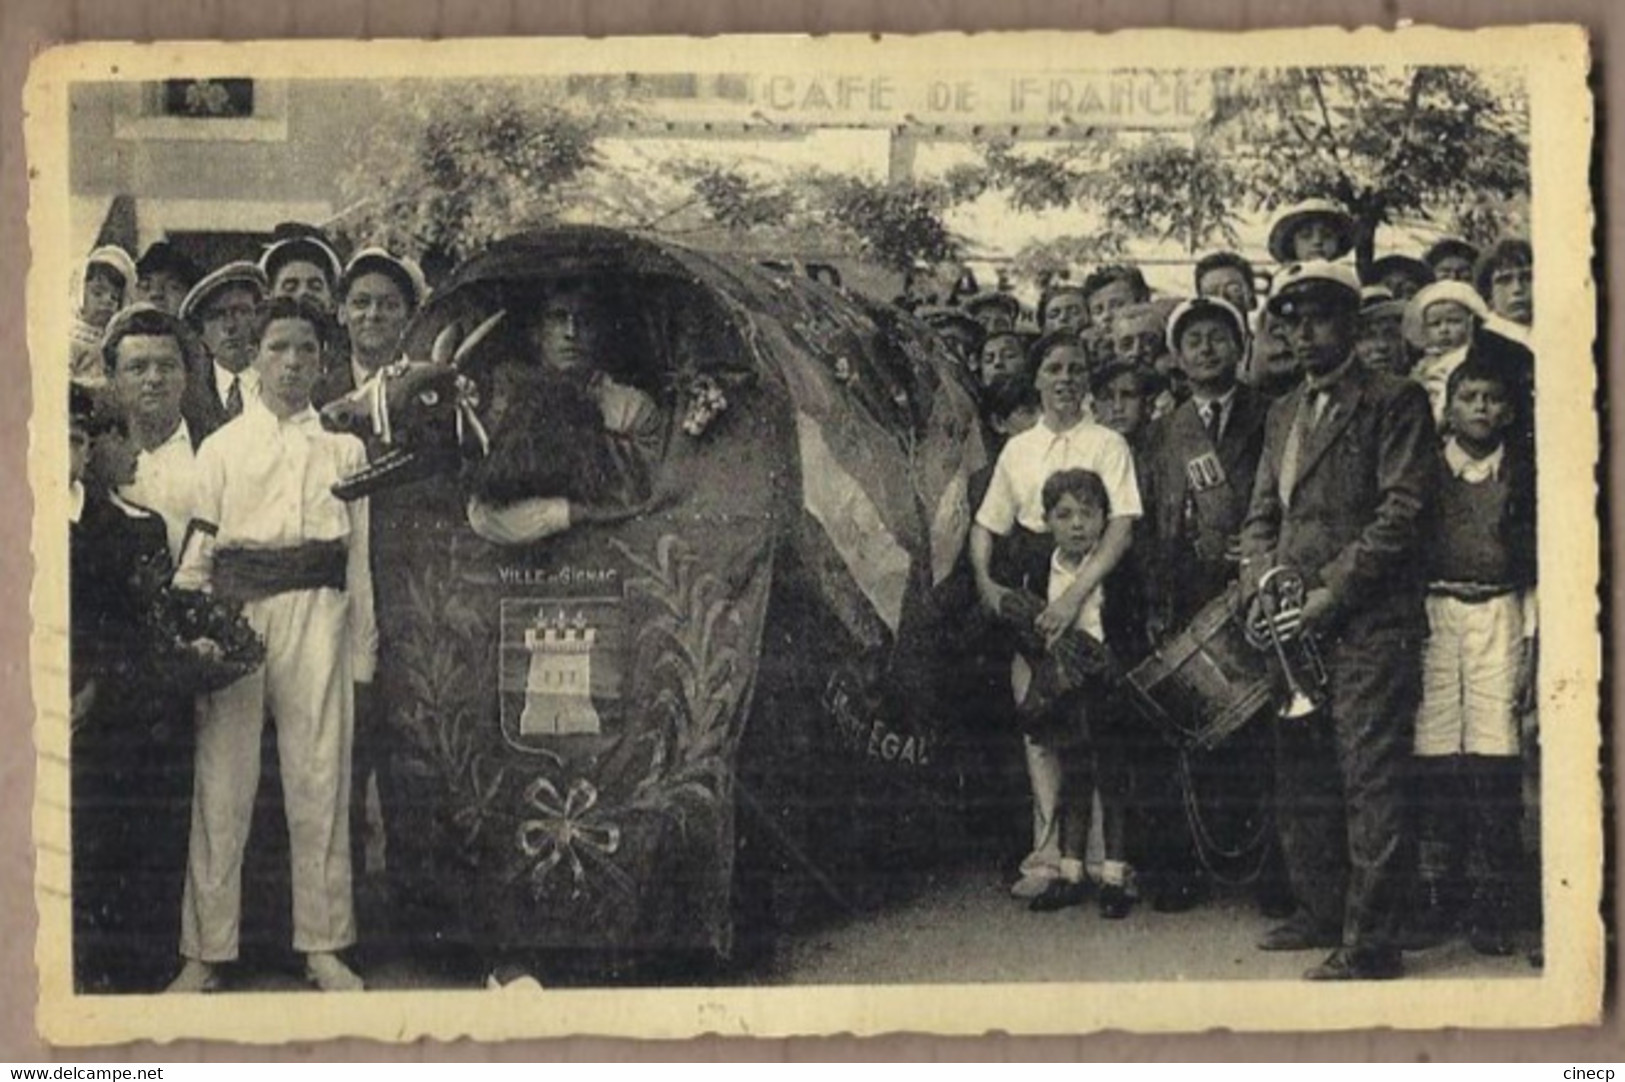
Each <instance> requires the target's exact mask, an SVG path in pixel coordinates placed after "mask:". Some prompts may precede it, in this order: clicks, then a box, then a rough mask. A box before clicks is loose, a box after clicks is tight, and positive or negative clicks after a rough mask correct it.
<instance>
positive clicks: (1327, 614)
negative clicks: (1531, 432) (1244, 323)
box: [1241, 261, 1439, 980]
mask: <svg viewBox="0 0 1625 1082" xmlns="http://www.w3.org/2000/svg"><path fill="white" fill-rule="evenodd" d="M1270 309H1271V314H1272V315H1273V316H1274V317H1276V318H1277V320H1278V323H1279V326H1280V332H1281V334H1282V335H1283V337H1284V339H1285V341H1286V343H1287V345H1288V346H1289V347H1290V348H1291V349H1292V351H1293V353H1294V354H1295V355H1296V358H1297V360H1298V361H1299V363H1300V364H1301V365H1302V366H1303V369H1304V376H1305V378H1304V383H1303V384H1302V385H1301V386H1300V387H1298V388H1297V389H1296V390H1294V391H1292V392H1291V393H1289V394H1287V395H1286V396H1285V397H1283V398H1281V399H1280V400H1279V401H1277V402H1276V403H1275V404H1274V405H1273V406H1272V407H1271V409H1270V414H1269V419H1268V421H1267V422H1266V425H1265V438H1264V453H1263V457H1262V459H1261V461H1260V465H1259V469H1258V476H1257V479H1256V481H1255V483H1254V485H1253V493H1252V499H1251V503H1250V506H1249V510H1248V514H1247V518H1246V522H1245V524H1244V525H1243V527H1242V542H1241V554H1242V582H1243V585H1244V588H1247V589H1249V590H1250V591H1256V589H1257V587H1258V583H1259V580H1260V579H1261V578H1262V576H1263V575H1264V574H1265V573H1266V572H1268V571H1269V570H1271V569H1272V568H1275V567H1285V568H1290V569H1292V570H1293V571H1295V572H1297V573H1298V574H1299V575H1301V576H1302V579H1303V583H1304V586H1305V596H1304V600H1303V604H1302V607H1301V610H1300V611H1299V612H1298V613H1296V614H1294V613H1292V612H1290V611H1289V612H1287V613H1286V614H1285V615H1283V616H1282V617H1281V618H1279V619H1277V620H1275V621H1274V627H1275V631H1276V634H1277V635H1278V637H1279V638H1280V640H1281V641H1282V642H1283V643H1285V644H1287V645H1288V648H1289V649H1294V648H1295V644H1296V640H1297V639H1298V638H1300V637H1305V636H1307V637H1311V638H1312V639H1313V640H1314V641H1315V642H1316V643H1317V644H1318V648H1319V652H1320V655H1321V657H1322V659H1323V661H1324V667H1325V669H1326V673H1327V676H1328V682H1327V687H1326V688H1325V689H1324V692H1323V693H1322V694H1321V695H1320V702H1321V708H1320V709H1318V710H1316V711H1315V712H1314V713H1312V714H1310V715H1309V716H1308V717H1306V718H1300V719H1295V720H1288V719H1281V720H1279V721H1277V722H1276V723H1275V737H1276V739H1275V751H1276V796H1277V807H1278V814H1279V822H1280V833H1281V843H1282V850H1283V853H1284V856H1285V858H1286V865H1287V873H1288V876H1289V878H1290V881H1291V885H1292V892H1293V895H1294V897H1295V899H1296V901H1297V903H1298V906H1299V910H1298V912H1297V913H1296V914H1295V915H1294V916H1293V918H1292V919H1290V920H1289V921H1287V922H1286V923H1285V924H1283V925H1280V926H1279V927H1277V928H1275V929H1273V930H1271V931H1270V932H1269V933H1268V934H1266V935H1265V937H1264V938H1263V940H1262V941H1261V942H1260V943H1259V946H1260V948H1262V949H1264V950H1305V951H1307V950H1316V949H1329V950H1331V951H1332V953H1331V954H1330V956H1329V957H1328V958H1327V959H1326V960H1325V961H1324V962H1322V963H1321V964H1320V965H1318V966H1315V967H1314V968H1313V969H1310V970H1309V971H1308V972H1307V973H1306V974H1305V976H1306V977H1307V978H1309V979H1312V980H1358V979H1382V978H1392V977H1397V976H1399V975H1400V974H1401V971H1402V966H1401V961H1400V954H1399V945H1398V942H1399V936H1398V932H1399V925H1400V920H1401V913H1402V902H1403V899H1404V894H1405V887H1406V881H1407V878H1408V865H1409V862H1410V860H1411V849H1412V844H1411V843H1412V832H1411V830H1410V827H1409V825H1408V824H1407V822H1406V808H1405V804H1404V797H1403V792H1402V789H1403V786H1404V784H1405V778H1406V772H1407V769H1408V765H1409V762H1410V750H1411V743H1412V735H1413V732H1414V728H1415V721H1416V717H1415V715H1416V708H1417V704H1418V702H1419V700H1420V694H1421V674H1420V655H1421V647H1422V641H1423V639H1424V637H1425V635H1426V632H1427V620H1426V614H1425V611H1424V608H1423V595H1424V587H1425V583H1424V582H1423V579H1422V577H1421V567H1422V564H1423V561H1422V559H1421V558H1420V557H1421V551H1420V523H1421V520H1422V518H1423V516H1424V513H1425V512H1426V510H1427V507H1428V504H1429V501H1430V500H1431V499H1432V494H1433V492H1434V491H1435V488H1436V486H1435V478H1436V471H1437V468H1438V455H1439V452H1438V448H1437V445H1436V441H1435V439H1434V434H1433V419H1432V416H1431V414H1430V412H1429V409H1428V400H1427V393H1426V392H1425V391H1423V390H1422V388H1421V387H1420V386H1418V385H1417V384H1415V383H1411V382H1409V381H1407V380H1404V379H1400V378H1398V377H1395V376H1391V375H1388V374H1386V373H1382V372H1373V371H1370V370H1369V369H1366V368H1365V367H1363V366H1362V365H1361V364H1360V362H1359V361H1358V360H1357V359H1356V358H1355V356H1354V345H1355V341H1356V339H1357V338H1358V335H1359V319H1360V312H1359V309H1360V285H1359V282H1358V281H1357V280H1356V279H1355V277H1354V274H1353V272H1352V271H1351V270H1350V269H1349V268H1348V267H1346V266H1339V265H1336V264H1332V263H1329V262H1324V261H1316V262H1308V263H1301V264H1292V265H1289V266H1288V267H1286V268H1285V269H1284V270H1283V271H1282V273H1281V275H1280V277H1279V278H1278V280H1277V291H1276V294H1275V296H1274V297H1272V298H1271V299H1270ZM1258 601H1259V599H1257V598H1256V597H1255V599H1254V610H1255V613H1254V615H1255V616H1256V615H1257V610H1258V609H1259V605H1258Z"/></svg>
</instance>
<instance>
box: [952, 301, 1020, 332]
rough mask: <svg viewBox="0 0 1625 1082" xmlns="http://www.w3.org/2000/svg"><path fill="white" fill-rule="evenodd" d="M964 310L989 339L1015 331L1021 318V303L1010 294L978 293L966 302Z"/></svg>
mask: <svg viewBox="0 0 1625 1082" xmlns="http://www.w3.org/2000/svg"><path fill="white" fill-rule="evenodd" d="M964 308H965V311H967V312H969V313H970V316H971V318H972V319H974V320H976V322H978V323H980V324H981V325H982V329H983V330H984V331H986V332H987V334H988V336H989V337H991V336H993V335H995V334H1006V333H1008V332H1010V331H1013V330H1015V329H1016V321H1017V320H1019V319H1020V318H1021V302H1020V301H1018V300H1016V299H1015V298H1014V297H1012V296H1011V295H1010V294H1008V293H978V294H976V295H975V296H972V297H969V298H967V299H966V300H965V301H964Z"/></svg>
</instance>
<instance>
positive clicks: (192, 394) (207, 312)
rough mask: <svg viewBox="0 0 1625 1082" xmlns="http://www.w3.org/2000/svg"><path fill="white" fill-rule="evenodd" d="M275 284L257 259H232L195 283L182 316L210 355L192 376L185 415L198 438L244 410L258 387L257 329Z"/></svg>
mask: <svg viewBox="0 0 1625 1082" xmlns="http://www.w3.org/2000/svg"><path fill="white" fill-rule="evenodd" d="M268 289H269V286H268V285H267V283H266V281H265V273H264V272H263V271H261V270H260V269H259V267H257V266H256V265H254V264H253V263H249V262H246V261H239V262H235V263H227V264H226V265H225V266H223V267H220V268H218V269H216V270H214V271H211V272H210V273H209V274H207V275H205V276H204V278H203V280H202V281H200V282H198V284H197V285H195V286H193V287H192V290H191V292H190V293H188V294H187V295H186V299H185V300H183V301H181V308H180V313H179V314H180V318H181V319H182V320H183V321H184V322H185V323H187V324H188V325H189V326H190V327H191V328H192V329H193V331H195V332H196V333H197V334H198V336H199V338H200V339H201V340H202V342H203V348H204V351H205V352H206V353H207V354H208V356H207V358H206V360H205V361H204V363H203V364H202V365H199V366H195V367H194V369H193V371H192V372H191V374H190V375H189V377H188V379H187V387H186V396H185V398H184V399H183V401H182V403H181V412H182V415H183V416H184V417H185V418H186V423H187V425H188V426H189V427H190V428H191V431H192V435H193V438H194V439H196V440H198V441H200V442H201V441H202V440H204V439H207V438H208V436H209V434H210V433H212V432H213V431H214V430H215V429H217V428H219V427H220V426H221V425H223V424H225V423H226V422H227V421H229V420H231V419H232V418H233V417H236V416H238V415H239V414H241V413H242V412H243V404H244V402H245V401H246V400H247V398H248V397H249V396H251V395H253V394H255V393H256V392H257V390H258V382H257V379H258V377H257V376H256V375H255V373H254V369H253V367H252V366H253V362H254V349H255V346H254V332H255V324H256V322H257V321H258V319H259V313H260V307H261V306H262V305H263V304H264V303H265V297H266V294H267V291H268Z"/></svg>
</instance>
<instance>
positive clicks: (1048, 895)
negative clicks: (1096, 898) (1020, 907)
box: [1027, 879, 1089, 913]
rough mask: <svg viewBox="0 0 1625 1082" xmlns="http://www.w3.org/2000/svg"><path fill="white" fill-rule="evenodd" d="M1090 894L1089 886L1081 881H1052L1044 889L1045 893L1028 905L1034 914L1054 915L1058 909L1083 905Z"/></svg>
mask: <svg viewBox="0 0 1625 1082" xmlns="http://www.w3.org/2000/svg"><path fill="white" fill-rule="evenodd" d="M1088 893H1089V886H1088V884H1087V883H1085V882H1083V880H1081V879H1080V880H1079V881H1077V882H1076V883H1073V882H1069V881H1068V880H1065V879H1052V880H1050V884H1049V886H1047V887H1045V888H1044V893H1042V894H1040V895H1039V896H1038V897H1036V898H1034V899H1033V900H1032V901H1030V902H1028V903H1027V908H1028V909H1030V910H1032V911H1033V912H1034V913H1053V912H1055V910H1057V909H1066V908H1067V907H1069V906H1074V905H1082V904H1083V899H1084V897H1085V895H1087V894H1088Z"/></svg>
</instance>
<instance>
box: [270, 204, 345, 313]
mask: <svg viewBox="0 0 1625 1082" xmlns="http://www.w3.org/2000/svg"><path fill="white" fill-rule="evenodd" d="M260 270H261V271H263V272H264V274H265V282H266V295H267V296H268V297H303V298H305V299H306V300H308V301H310V302H311V303H312V304H314V305H316V307H318V308H320V309H321V310H322V311H324V312H326V313H327V314H329V315H332V314H333V306H334V300H335V298H336V296H337V295H338V288H339V279H340V278H341V277H342V276H343V273H344V270H343V264H342V263H340V261H339V257H338V253H337V252H335V251H334V250H333V246H332V245H331V244H329V243H328V241H327V236H326V235H325V234H324V233H323V232H322V231H321V230H320V229H317V228H316V227H315V226H313V225H305V224H304V223H303V222H283V223H281V224H279V225H278V226H277V227H276V229H275V230H274V231H273V232H272V234H271V244H270V246H269V247H267V248H266V249H265V253H264V254H263V255H261V256H260Z"/></svg>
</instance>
